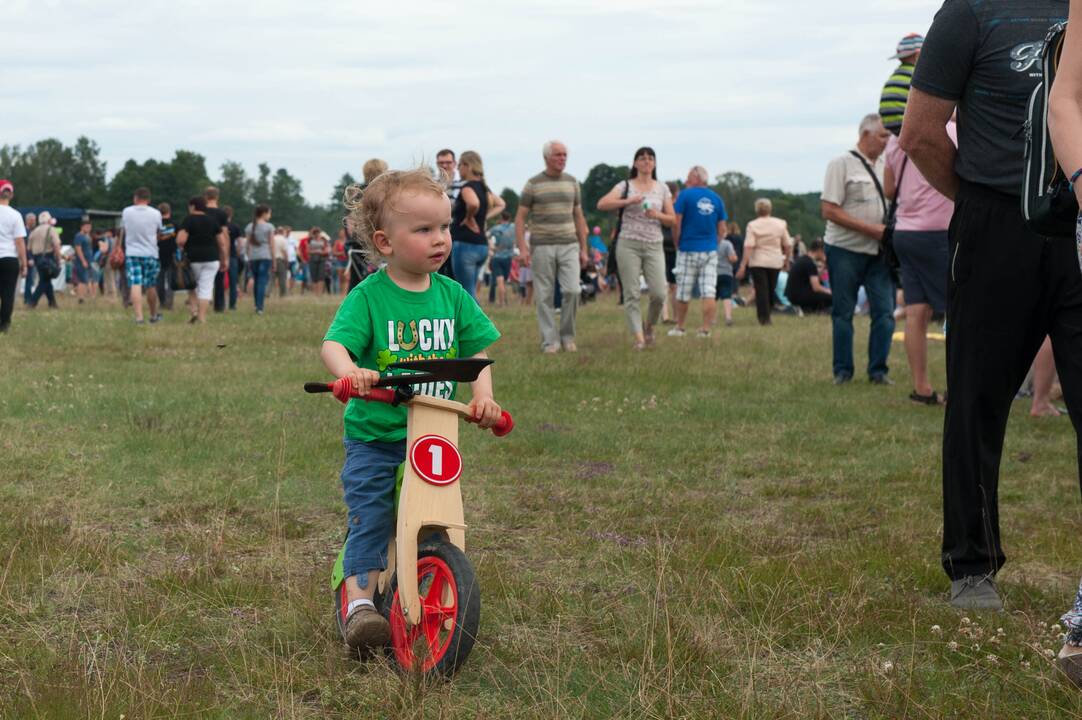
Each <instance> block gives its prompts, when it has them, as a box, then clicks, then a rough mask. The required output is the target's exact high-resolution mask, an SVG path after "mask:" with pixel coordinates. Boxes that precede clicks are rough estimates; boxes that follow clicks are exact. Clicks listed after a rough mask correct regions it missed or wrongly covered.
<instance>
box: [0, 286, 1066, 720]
mask: <svg viewBox="0 0 1082 720" xmlns="http://www.w3.org/2000/svg"><path fill="white" fill-rule="evenodd" d="M242 303H243V301H242ZM334 308H335V305H334V301H333V300H331V299H324V300H323V301H318V300H315V299H310V298H305V299H294V300H289V301H285V302H273V301H272V302H271V304H270V305H269V312H268V314H267V315H266V316H264V317H260V318H257V317H255V316H254V315H253V314H252V313H251V310H250V305H246V306H244V307H243V309H242V311H239V312H236V313H231V314H228V315H225V316H214V317H212V318H211V319H210V322H209V323H208V324H207V325H206V326H204V327H193V326H189V325H187V324H185V323H184V322H183V320H184V318H183V317H182V314H183V313H182V312H181V311H179V310H178V311H177V312H176V313H174V314H173V315H172V316H169V317H167V319H166V321H165V322H164V323H163V324H161V325H158V326H144V327H136V326H134V325H133V324H131V321H130V319H128V318H126V317H125V316H122V315H121V313H120V311H119V310H118V309H116V308H115V307H113V306H107V305H105V304H104V303H102V304H101V305H100V306H92V307H84V308H77V307H75V306H74V305H73V304H72V303H71V301H70V300H69V301H68V303H67V304H66V305H65V306H64V308H63V309H62V310H61V311H59V312H48V311H45V310H38V311H36V312H35V313H27V312H22V311H19V312H17V313H16V316H15V322H14V326H13V332H12V333H11V334H10V335H7V336H0V367H2V368H3V371H2V374H0V378H2V392H0V447H2V451H3V455H2V457H3V461H2V465H0V507H2V512H0V716H3V717H7V718H38V717H40V718H112V719H114V720H115V719H116V718H119V717H121V716H125V717H127V718H157V717H183V718H268V717H276V718H347V717H348V718H352V717H393V718H467V717H471V718H472V717H479V718H516V720H523V719H525V718H557V717H559V718H564V717H568V718H578V717H589V718H610V717H619V718H670V717H684V718H730V717H748V718H757V717H792V718H818V717H824V718H825V717H845V718H902V717H911V718H938V717H982V718H984V717H999V718H1017V717H1028V718H1063V717H1080V716H1082V696H1080V695H1079V694H1077V693H1075V692H1074V691H1072V690H1071V689H1070V688H1069V687H1067V686H1066V685H1065V684H1063V683H1062V682H1061V681H1060V679H1059V678H1058V677H1057V673H1056V671H1055V669H1054V667H1053V665H1052V663H1051V661H1050V659H1049V658H1048V654H1049V653H1050V652H1052V651H1057V650H1058V649H1059V645H1060V635H1059V634H1058V633H1059V631H1058V630H1057V628H1056V625H1055V623H1056V621H1057V619H1058V617H1059V615H1060V614H1061V613H1062V612H1063V611H1064V610H1065V609H1066V608H1067V607H1068V606H1069V604H1070V602H1071V600H1072V599H1073V594H1074V590H1075V587H1076V585H1077V582H1078V578H1079V573H1080V571H1082V543H1079V542H1078V536H1079V527H1080V520H1082V513H1080V508H1082V505H1080V503H1079V490H1078V479H1077V471H1076V464H1075V444H1074V435H1073V432H1072V430H1071V427H1070V423H1069V421H1068V420H1067V419H1066V418H1062V419H1045V420H1041V421H1036V420H1031V419H1029V418H1028V416H1027V415H1026V413H1025V412H1024V410H1025V409H1026V408H1024V407H1023V404H1022V403H1017V404H1016V408H1015V413H1014V415H1013V416H1012V419H1011V425H1010V429H1009V431H1008V439H1007V447H1006V450H1005V452H1004V458H1003V470H1002V474H1003V484H1002V489H1001V494H1000V497H1001V508H1002V521H1003V530H1004V542H1005V544H1006V547H1007V551H1008V555H1009V557H1010V560H1009V562H1008V564H1007V566H1006V567H1005V568H1004V570H1003V571H1002V573H1001V574H1000V580H1001V587H1002V589H1003V591H1004V593H1005V597H1006V601H1007V604H1008V610H1007V612H1005V613H1001V614H969V615H965V614H963V613H959V612H956V611H954V610H953V609H951V608H950V607H949V606H948V605H947V603H946V591H947V585H948V583H947V580H946V577H945V576H944V575H943V573H942V571H941V570H940V568H939V563H938V557H939V549H938V548H939V533H940V475H939V469H938V468H939V456H940V434H941V426H942V411H941V410H939V409H932V408H925V407H917V406H914V405H912V404H911V403H909V402H908V400H907V399H906V395H907V394H908V388H907V381H908V375H907V370H906V367H905V361H904V354H903V353H902V348H901V345H900V344H895V347H894V354H893V368H894V372H893V373H892V374H893V376H894V377H895V379H896V380H897V381H898V384H897V385H896V386H894V387H892V388H881V387H875V386H871V385H869V384H868V383H866V382H862V381H857V382H854V383H852V384H850V385H848V386H845V387H841V388H835V387H833V386H832V385H831V383H830V372H829V369H830V361H829V354H830V343H829V333H830V329H829V320H828V319H827V318H805V319H803V320H798V319H795V318H789V317H782V318H778V319H777V320H776V321H775V325H774V326H773V327H771V328H766V329H762V328H759V327H758V326H757V325H756V324H755V321H754V311H752V310H742V311H738V314H737V323H736V325H735V326H734V327H732V328H721V329H719V330H718V331H716V332H715V334H714V337H713V338H711V339H710V340H707V341H703V340H699V339H696V338H694V337H687V338H680V339H676V338H668V337H661V338H660V339H659V342H658V345H657V348H656V349H655V350H653V351H652V352H646V353H639V354H636V353H633V352H632V351H631V349H630V347H629V345H630V343H629V341H628V337H627V335H626V331H625V329H624V326H623V320H622V315H621V311H620V309H619V308H617V307H616V306H615V304H614V303H613V302H612V301H611V300H609V299H606V300H603V301H602V302H601V303H600V304H592V305H590V306H588V307H587V308H585V309H584V310H583V311H582V312H581V314H580V330H579V333H580V344H579V348H580V352H579V353H578V354H574V355H570V354H561V355H559V356H556V357H542V356H541V355H540V354H539V353H538V352H537V344H536V337H537V330H536V324H535V321H534V319H533V315H532V310H530V309H524V308H520V307H514V308H511V309H507V310H497V311H495V312H494V313H492V315H493V318H494V320H495V321H496V323H497V325H498V326H499V327H500V329H501V330H502V332H503V333H504V339H503V340H501V341H500V343H499V344H498V345H497V346H495V347H494V348H493V350H492V356H493V357H494V358H495V359H496V361H497V362H496V366H495V369H494V371H495V383H496V394H497V398H498V400H499V401H500V402H501V403H502V404H503V405H504V406H505V407H506V408H508V409H509V410H510V411H511V412H512V413H514V415H515V418H516V422H517V428H516V430H515V432H514V433H513V434H512V435H510V436H509V437H507V438H504V439H496V438H493V437H492V436H491V435H489V434H487V433H481V432H478V431H476V430H475V429H473V428H468V427H464V428H463V431H462V432H463V441H462V445H463V454H464V456H465V460H466V472H465V475H464V477H463V481H462V490H463V493H464V496H465V504H466V520H467V523H469V525H470V528H469V530H468V533H467V542H468V546H469V556H470V557H471V559H472V561H473V562H474V564H475V566H476V567H477V569H478V575H479V579H480V583H481V592H482V599H483V600H482V602H483V609H482V620H481V631H482V634H481V637H480V638H479V640H478V643H477V646H476V648H475V649H474V652H473V654H472V655H471V656H470V659H469V661H468V662H467V664H466V666H465V667H464V669H463V671H462V672H461V673H460V674H459V675H458V677H457V678H456V679H455V680H454V681H453V682H452V683H449V684H445V685H438V686H427V687H426V686H424V685H421V684H419V683H417V682H416V681H415V680H414V679H413V678H408V677H405V678H404V677H401V676H399V675H398V674H397V673H396V672H395V671H394V670H393V669H392V668H391V667H390V665H389V664H387V662H386V661H382V660H380V661H373V662H369V663H367V664H360V663H357V662H355V661H352V660H350V659H349V658H348V657H347V655H346V654H345V653H344V652H343V651H342V650H341V648H340V647H339V644H338V642H337V640H336V636H335V635H334V628H333V624H332V622H333V621H332V617H331V608H332V601H331V597H330V593H329V589H328V587H327V577H328V574H329V570H330V565H331V563H332V560H333V556H334V555H335V553H336V552H337V549H338V546H339V541H340V538H341V535H342V532H343V528H344V517H345V512H344V506H343V504H342V502H341V496H340V485H339V481H338V471H339V469H340V465H341V461H342V446H341V409H340V408H341V406H340V405H338V404H337V403H336V402H334V401H333V400H332V399H330V398H329V397H327V396H320V397H314V396H306V395H305V394H304V393H303V392H301V389H300V388H301V384H302V383H303V382H304V381H306V380H313V379H320V378H323V377H325V376H326V375H325V371H324V370H323V368H322V365H321V363H320V360H319V356H318V348H319V342H320V340H321V338H322V334H323V332H324V330H325V328H326V326H327V324H328V322H329V320H330V318H331V316H332V314H333V312H334ZM697 312H698V311H697V308H693V310H692V313H693V317H694V318H697V317H698V315H697ZM857 325H858V340H857V343H858V351H857V358H858V366H859V365H860V364H861V363H863V362H864V359H865V357H866V356H865V351H864V346H865V344H866V338H867V320H866V319H859V320H858V322H857ZM931 352H932V365H933V367H934V368H936V371H935V373H934V377H933V379H934V381H935V383H936V386H937V387H939V388H942V385H943V372H942V364H943V348H942V345H941V344H934V345H933V348H932V351H931Z"/></svg>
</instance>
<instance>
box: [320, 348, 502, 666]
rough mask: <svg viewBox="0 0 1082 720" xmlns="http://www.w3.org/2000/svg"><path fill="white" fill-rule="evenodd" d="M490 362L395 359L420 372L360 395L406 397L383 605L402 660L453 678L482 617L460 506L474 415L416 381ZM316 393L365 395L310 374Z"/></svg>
mask: <svg viewBox="0 0 1082 720" xmlns="http://www.w3.org/2000/svg"><path fill="white" fill-rule="evenodd" d="M491 363H492V361H491V360H485V359H477V358H470V359H463V360H418V361H413V362H402V363H395V364H392V365H391V366H390V367H392V368H399V369H405V370H410V371H413V372H411V374H407V375H394V376H388V377H385V378H383V379H381V380H380V381H379V382H378V383H377V384H376V388H374V389H373V390H371V391H370V392H369V393H368V394H367V395H365V396H363V398H362V399H364V400H366V401H368V402H384V403H389V404H391V405H396V406H397V405H399V404H402V403H405V404H406V406H407V408H408V412H407V421H406V461H405V462H404V463H402V465H401V466H399V468H398V477H397V483H396V485H397V488H396V495H395V513H396V516H397V526H396V528H397V529H396V532H395V534H394V536H392V537H391V538H390V539H389V542H388V548H387V559H388V567H387V569H386V570H384V571H383V572H382V573H381V574H380V576H379V581H378V584H377V587H376V595H375V599H374V602H375V605H376V609H377V610H378V611H379V612H380V613H382V614H383V616H384V617H386V618H387V620H388V621H389V622H390V624H391V646H390V648H389V649H390V652H391V654H392V655H393V657H394V659H395V662H396V663H397V665H398V667H399V668H401V669H402V670H406V671H420V672H421V673H424V674H425V675H431V676H441V677H445V678H449V677H451V676H452V675H453V674H454V673H455V672H456V671H457V670H458V668H459V667H460V666H461V665H462V663H463V662H465V660H466V658H467V657H468V656H469V654H470V650H472V649H473V644H474V640H475V639H476V638H477V631H478V627H479V625H480V620H481V591H480V588H479V587H478V585H477V579H476V575H475V573H474V570H473V566H472V565H471V564H470V561H469V559H468V558H467V557H466V553H465V551H466V524H465V522H464V521H463V514H462V493H461V492H460V489H459V485H458V480H459V478H460V477H461V475H462V469H463V463H462V455H461V454H460V453H459V450H458V420H459V418H462V419H464V420H466V421H467V422H475V420H474V418H473V417H472V416H471V414H470V412H469V409H468V407H467V406H466V405H464V404H463V403H460V402H455V401H453V400H443V399H441V398H436V397H431V396H429V395H420V394H417V393H416V391H415V390H414V386H415V385H420V384H423V383H429V382H439V381H449V380H451V381H455V382H473V381H474V380H476V379H477V376H478V375H479V374H480V373H481V371H482V370H483V369H484V368H485V367H486V366H488V365H490V364H491ZM304 389H305V390H306V391H307V392H310V393H318V392H332V393H334V396H335V397H336V398H338V400H340V401H342V402H343V403H346V402H349V400H350V399H351V398H355V397H362V396H360V395H357V394H356V393H355V392H354V391H353V387H352V385H351V383H350V381H349V378H341V379H339V380H337V381H336V382H334V383H330V384H327V383H307V384H305V386H304ZM513 427H514V421H513V420H512V419H511V416H510V415H509V414H508V413H507V412H504V413H503V417H502V418H501V419H500V421H499V422H498V423H497V424H496V425H495V426H494V427H493V428H492V432H493V434H494V435H496V436H497V437H502V436H504V435H506V434H507V433H509V432H511V429H512V428H513ZM344 555H345V543H343V547H342V550H341V551H340V552H339V554H338V560H337V562H336V563H335V566H334V570H333V571H332V573H331V589H332V591H333V593H334V607H335V619H336V625H337V627H338V632H339V635H341V636H342V637H343V638H344V637H345V621H346V609H347V607H348V605H349V601H348V599H347V594H346V584H345V572H344V568H343V558H344Z"/></svg>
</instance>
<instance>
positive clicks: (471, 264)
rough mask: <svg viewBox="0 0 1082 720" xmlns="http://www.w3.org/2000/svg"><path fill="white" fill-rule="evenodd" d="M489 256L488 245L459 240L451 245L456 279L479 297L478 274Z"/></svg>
mask: <svg viewBox="0 0 1082 720" xmlns="http://www.w3.org/2000/svg"><path fill="white" fill-rule="evenodd" d="M486 258H488V245H475V244H474V243H464V242H458V243H455V244H454V245H453V246H452V247H451V269H452V270H453V271H454V273H455V280H458V281H459V282H460V283H462V287H464V288H466V292H468V293H469V294H470V297H471V298H473V299H474V300H476V299H477V276H478V274H480V272H481V267H482V266H484V264H485V259H486Z"/></svg>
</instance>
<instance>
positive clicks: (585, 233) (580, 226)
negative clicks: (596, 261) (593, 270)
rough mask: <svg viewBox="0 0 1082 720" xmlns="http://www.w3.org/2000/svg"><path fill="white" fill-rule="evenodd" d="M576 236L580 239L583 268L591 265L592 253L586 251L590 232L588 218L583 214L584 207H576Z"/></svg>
mask: <svg viewBox="0 0 1082 720" xmlns="http://www.w3.org/2000/svg"><path fill="white" fill-rule="evenodd" d="M575 235H577V236H578V239H579V263H580V264H581V265H582V267H584V268H585V267H586V266H587V265H589V264H590V253H589V252H587V250H586V242H587V238H588V237H589V235H590V231H589V230H588V229H587V227H586V216H585V215H583V214H582V206H581V205H576V206H575Z"/></svg>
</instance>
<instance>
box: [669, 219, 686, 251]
mask: <svg viewBox="0 0 1082 720" xmlns="http://www.w3.org/2000/svg"><path fill="white" fill-rule="evenodd" d="M673 216H674V217H675V219H674V220H673V224H672V246H673V247H674V248H676V249H677V250H679V249H680V226H681V225H682V224H683V222H684V214H683V213H673Z"/></svg>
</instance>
